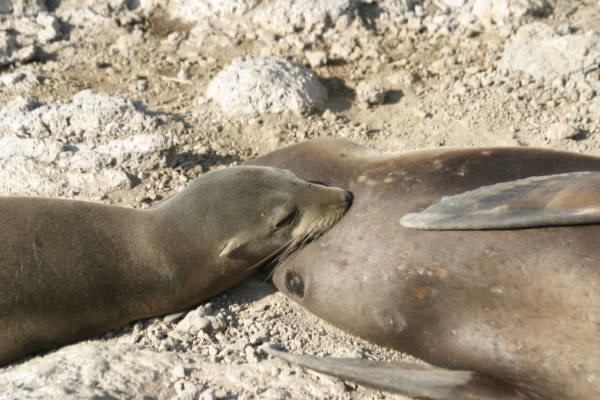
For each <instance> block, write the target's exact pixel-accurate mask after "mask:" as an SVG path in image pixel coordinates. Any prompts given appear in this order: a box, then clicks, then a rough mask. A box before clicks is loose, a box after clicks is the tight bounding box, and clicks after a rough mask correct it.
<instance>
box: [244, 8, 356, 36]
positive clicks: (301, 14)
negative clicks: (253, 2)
mask: <svg viewBox="0 0 600 400" xmlns="http://www.w3.org/2000/svg"><path fill="white" fill-rule="evenodd" d="M264 3H265V5H264V6H261V7H258V8H257V10H256V12H255V14H254V17H253V22H254V23H255V24H256V25H257V26H258V27H260V28H262V29H267V30H270V31H272V32H274V33H280V34H284V33H292V32H293V31H294V30H299V29H300V30H304V31H307V32H308V31H312V30H315V29H316V30H317V31H322V30H323V29H324V27H325V26H326V25H327V23H328V22H329V21H333V22H334V23H335V21H337V20H338V18H340V17H341V16H342V15H352V14H353V13H354V11H355V10H356V8H357V7H358V4H359V2H358V1H356V0H295V1H293V2H290V1H289V0H274V1H270V2H264ZM319 33H320V32H319Z"/></svg>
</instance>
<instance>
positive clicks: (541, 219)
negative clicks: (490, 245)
mask: <svg viewBox="0 0 600 400" xmlns="http://www.w3.org/2000/svg"><path fill="white" fill-rule="evenodd" d="M400 223H401V224H402V225H403V226H405V227H408V228H416V229H426V230H469V229H472V230H475V229H514V228H533V227H541V226H557V225H582V224H597V223H600V171H586V172H572V173H566V174H560V175H547V176H535V177H530V178H525V179H519V180H515V181H509V182H503V183H499V184H495V185H490V186H483V187H480V188H478V189H475V190H471V191H468V192H464V193H461V194H458V195H455V196H446V197H442V199H441V200H440V201H439V202H438V203H436V204H433V205H432V206H430V207H428V208H427V209H425V210H424V211H422V212H419V213H412V214H407V215H405V216H404V217H402V218H401V219H400Z"/></svg>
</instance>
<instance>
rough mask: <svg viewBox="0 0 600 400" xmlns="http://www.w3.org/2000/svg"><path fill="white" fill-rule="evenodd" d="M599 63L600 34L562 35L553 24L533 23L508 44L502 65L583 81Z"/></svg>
mask: <svg viewBox="0 0 600 400" xmlns="http://www.w3.org/2000/svg"><path fill="white" fill-rule="evenodd" d="M599 62H600V35H599V34H596V33H594V34H591V35H581V34H576V35H575V34H573V35H565V36H559V35H557V34H556V33H555V32H554V30H553V29H552V28H551V27H550V26H548V25H545V24H543V23H540V22H534V23H532V24H529V25H525V26H523V27H521V28H520V29H519V30H518V31H517V34H516V35H515V36H514V37H513V38H512V39H510V40H509V41H508V42H507V43H506V44H505V46H504V54H503V56H502V59H501V60H500V62H499V68H506V69H508V70H513V71H514V70H518V71H522V72H525V73H527V74H529V75H532V76H533V77H534V78H536V79H537V78H545V80H546V81H554V80H556V79H557V78H562V77H566V76H568V77H570V78H575V79H577V80H583V79H584V73H585V72H586V71H587V70H588V69H589V68H595V67H596V66H597V65H598V63H599Z"/></svg>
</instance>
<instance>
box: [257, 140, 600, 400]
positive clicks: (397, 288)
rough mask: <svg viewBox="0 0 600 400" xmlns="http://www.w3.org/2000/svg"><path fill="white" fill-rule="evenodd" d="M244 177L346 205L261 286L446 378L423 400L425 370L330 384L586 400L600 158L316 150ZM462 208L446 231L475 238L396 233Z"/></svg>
mask: <svg viewBox="0 0 600 400" xmlns="http://www.w3.org/2000/svg"><path fill="white" fill-rule="evenodd" d="M255 163H256V164H259V165H270V166H276V167H280V168H287V169H290V170H291V171H292V172H294V173H296V174H297V175H298V176H299V177H301V178H304V179H320V180H323V181H327V182H329V183H331V184H332V185H335V186H340V187H344V188H346V189H348V190H350V191H352V192H353V193H354V196H355V199H354V204H353V206H352V208H351V209H350V211H349V212H348V213H347V215H346V216H345V217H344V218H343V219H342V220H341V221H340V223H338V224H336V226H334V227H333V228H332V229H331V230H330V231H328V232H327V233H326V234H325V235H323V236H322V237H321V238H320V239H319V241H318V243H312V244H310V245H308V246H306V247H305V248H303V249H302V251H300V252H298V253H295V254H294V255H293V256H292V257H290V258H288V259H286V260H285V262H283V263H282V264H280V265H279V266H278V267H277V268H276V269H275V272H274V278H273V279H274V282H275V285H276V286H277V287H278V288H279V289H280V290H281V291H282V292H283V293H285V294H286V295H288V296H289V297H290V298H292V299H294V300H295V301H297V302H298V303H300V304H301V305H302V306H304V307H306V308H307V309H308V310H310V311H311V312H313V313H314V314H316V315H317V316H319V317H321V318H323V319H324V320H326V321H329V322H331V323H332V324H334V325H336V326H338V327H339V328H341V329H343V330H345V331H348V332H350V333H353V334H356V335H358V336H360V337H363V338H365V339H367V340H369V341H371V342H373V343H377V344H379V345H383V346H386V347H389V348H392V349H397V350H400V351H403V352H406V353H409V354H412V355H414V356H416V357H419V358H421V359H423V360H425V361H426V362H428V363H430V364H433V365H434V366H436V367H437V368H438V369H439V368H443V369H446V371H447V372H448V373H445V374H444V379H445V380H444V385H445V386H444V388H443V390H442V391H441V392H437V394H435V393H434V394H432V392H431V390H429V389H431V388H432V387H433V386H435V385H436V383H435V382H439V379H438V378H437V377H436V375H435V374H437V373H438V372H439V371H437V370H436V371H434V372H431V371H429V372H427V371H426V372H419V374H416V375H415V374H412V371H411V369H410V368H407V367H404V368H401V369H402V370H403V373H404V375H402V373H401V374H400V375H390V374H389V370H388V371H387V372H386V373H385V374H381V377H382V379H383V382H381V381H379V382H377V381H376V380H374V379H371V380H370V383H369V380H368V379H367V376H368V375H367V371H369V368H371V367H370V366H369V368H363V369H359V370H358V373H354V375H352V374H351V373H349V372H344V373H343V374H342V373H339V374H338V375H342V376H345V377H346V378H348V379H350V378H352V379H356V377H357V376H358V378H361V379H362V380H361V379H359V381H360V382H362V383H365V384H372V385H374V386H376V387H383V388H389V387H390V385H389V383H390V382H392V383H393V382H394V381H395V380H396V379H397V381H398V382H406V380H407V379H409V380H412V382H413V383H414V384H415V387H416V389H415V390H416V391H414V390H413V391H402V390H400V389H401V388H398V387H397V388H396V389H397V390H399V391H400V392H402V393H406V394H409V395H411V396H416V397H430V398H461V397H463V398H473V397H475V398H499V397H500V398H501V397H503V396H504V397H505V398H523V397H525V398H533V399H538V398H549V399H567V398H570V399H575V398H576V399H598V398H600V224H598V214H599V213H600V185H599V184H598V175H599V171H600V158H598V157H591V156H585V155H580V154H574V153H567V152H560V151H552V150H544V149H532V148H488V149H438V150H428V151H416V152H408V153H387V154H386V153H380V152H376V151H370V150H367V149H366V148H364V147H361V146H358V145H355V144H352V143H351V142H348V141H346V140H341V139H322V140H315V141H312V142H305V143H301V144H298V145H295V146H291V147H288V148H285V149H282V150H279V151H276V152H274V153H272V154H269V155H267V156H264V157H262V158H260V159H258V160H256V161H255ZM584 171H589V172H584ZM562 174H568V175H562ZM532 177H540V178H532ZM511 181H513V182H512V183H511ZM501 182H508V183H503V184H502V185H504V186H502V185H500V186H496V187H494V186H492V185H495V184H499V183H501ZM507 187H508V188H512V189H511V190H508V191H506V190H505V189H506V188H507ZM476 189H477V190H479V192H475V193H473V192H471V193H465V192H468V191H472V190H476ZM514 191H516V192H517V193H520V194H518V195H514V196H513V197H512V198H511V195H508V194H507V193H511V192H514ZM461 193H462V196H463V198H458V199H459V201H456V198H455V199H452V198H450V200H445V201H442V203H444V202H445V203H450V205H451V206H450V208H444V207H442V208H441V209H435V206H434V208H432V209H430V210H428V211H426V212H425V213H424V214H423V215H424V217H421V218H419V217H414V216H410V217H405V216H406V215H407V214H410V213H416V212H420V211H422V210H424V209H426V208H427V207H429V206H431V205H433V204H435V203H437V202H438V201H440V199H441V198H442V197H443V196H453V195H458V194H461ZM488 194H489V195H488ZM501 197H504V200H503V201H505V203H504V204H502V205H501V206H499V204H498V203H497V202H496V203H495V201H496V200H498V198H501ZM465 202H467V203H468V202H471V203H472V204H474V205H475V206H472V205H471V206H469V205H468V204H467V205H466V206H465V209H466V211H465V210H460V209H459V211H458V215H459V216H460V215H462V216H461V218H462V217H464V215H466V217H465V218H466V221H464V220H461V218H458V220H459V222H458V225H457V226H456V225H455V226H452V227H450V228H452V229H453V228H460V229H480V228H481V229H483V230H450V231H433V230H420V229H413V228H407V227H405V226H403V225H402V224H401V223H400V219H401V218H406V219H403V221H405V222H406V223H407V225H408V224H411V223H413V224H415V223H416V225H415V226H418V224H421V226H420V227H421V228H426V229H432V228H435V224H436V223H438V222H439V221H437V222H436V221H431V219H432V215H433V216H435V215H436V214H438V215H441V216H442V217H443V218H441V219H442V220H444V219H447V218H446V217H448V215H447V214H450V216H451V218H450V220H452V218H454V217H455V216H456V212H455V211H453V210H452V203H458V205H461V204H462V205H464V204H463V203H465ZM486 207H487V210H486ZM459 208H460V207H459ZM524 208H529V210H528V211H527V212H525V213H521V212H520V211H519V210H522V209H524ZM463 214H464V215H463ZM469 214H471V215H469ZM557 216H558V217H557ZM555 218H558V219H556V220H555ZM434 219H435V218H434ZM469 219H472V220H473V221H474V223H473V221H471V222H469V221H468V220H469ZM411 220H412V221H411ZM415 220H416V222H415ZM505 220H506V221H511V220H512V222H510V223H509V224H508V225H502V224H503V223H504V222H505ZM498 221H500V222H501V224H500V227H501V229H498V228H497V227H494V225H495V224H496V223H497V222H498ZM455 222H456V221H455ZM571 224H577V225H571ZM517 228H521V229H517ZM523 228H524V229H523ZM289 356H291V357H295V356H293V355H289ZM296 360H297V361H301V362H303V360H304V361H306V359H303V358H296ZM313 361H314V360H313ZM327 361H328V362H330V361H335V360H327ZM323 362H325V361H323ZM353 366H354V365H353ZM313 367H314V363H313ZM320 367H323V368H321V369H320V370H322V371H327V368H329V367H327V368H325V366H324V364H321V365H320ZM448 370H453V371H448ZM329 371H330V372H331V368H329ZM334 372H335V368H334ZM450 372H454V373H455V375H454V376H453V375H452V374H451V373H450ZM465 372H466V373H467V374H465ZM353 376H354V378H353ZM369 376H372V375H369ZM394 376H400V378H394ZM415 382H416V383H415ZM386 384H387V386H386ZM400 386H402V385H400ZM411 390H412V389H411Z"/></svg>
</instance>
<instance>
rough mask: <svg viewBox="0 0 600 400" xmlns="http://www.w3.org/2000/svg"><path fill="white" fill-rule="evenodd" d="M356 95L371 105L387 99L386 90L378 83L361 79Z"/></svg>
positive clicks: (367, 104) (364, 102)
mask: <svg viewBox="0 0 600 400" xmlns="http://www.w3.org/2000/svg"><path fill="white" fill-rule="evenodd" d="M356 96H357V97H358V100H360V101H361V102H362V103H363V104H365V105H366V106H368V107H370V106H373V105H376V104H382V103H383V101H384V100H385V90H384V89H383V87H381V85H379V84H378V83H375V82H368V81H361V82H360V83H359V84H358V85H357V86H356Z"/></svg>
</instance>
